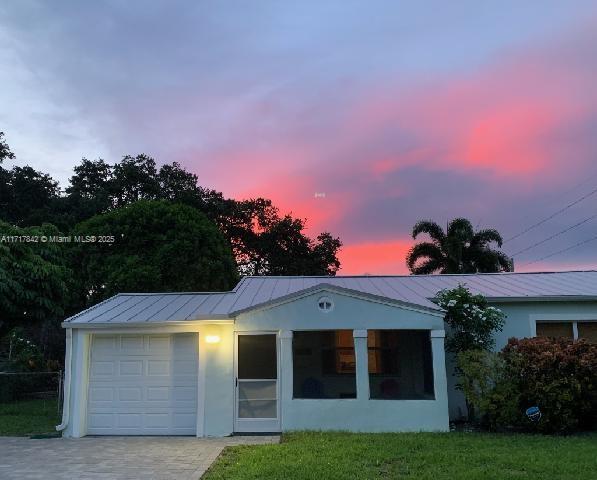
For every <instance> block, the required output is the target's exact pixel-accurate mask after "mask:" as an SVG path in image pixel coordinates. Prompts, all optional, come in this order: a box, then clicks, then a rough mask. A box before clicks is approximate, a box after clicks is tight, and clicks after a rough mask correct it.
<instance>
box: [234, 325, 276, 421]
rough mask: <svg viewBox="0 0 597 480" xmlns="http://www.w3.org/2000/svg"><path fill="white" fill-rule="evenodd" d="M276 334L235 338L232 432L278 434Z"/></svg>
mask: <svg viewBox="0 0 597 480" xmlns="http://www.w3.org/2000/svg"><path fill="white" fill-rule="evenodd" d="M277 345H278V340H277V336H276V334H275V333H255V334H253V333H237V334H236V380H235V383H236V388H235V391H236V408H235V422H234V431H235V432H278V431H280V405H279V382H278V348H277Z"/></svg>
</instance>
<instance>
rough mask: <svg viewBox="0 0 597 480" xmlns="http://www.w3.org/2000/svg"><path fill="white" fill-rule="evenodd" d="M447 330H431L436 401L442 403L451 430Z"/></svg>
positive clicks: (446, 428)
mask: <svg viewBox="0 0 597 480" xmlns="http://www.w3.org/2000/svg"><path fill="white" fill-rule="evenodd" d="M445 336H446V332H445V330H431V355H432V358H433V391H434V393H435V401H436V402H438V404H440V405H441V411H442V413H443V416H444V422H445V430H446V431H447V430H449V422H450V420H449V410H448V382H447V379H446V356H445V352H444V338H445Z"/></svg>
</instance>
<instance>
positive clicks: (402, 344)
mask: <svg viewBox="0 0 597 480" xmlns="http://www.w3.org/2000/svg"><path fill="white" fill-rule="evenodd" d="M367 348H368V357H369V391H370V397H371V398H374V399H394V400H406V399H433V398H434V392H433V358H432V356H431V338H430V335H429V331H427V330H425V331H422V330H369V331H368V332H367Z"/></svg>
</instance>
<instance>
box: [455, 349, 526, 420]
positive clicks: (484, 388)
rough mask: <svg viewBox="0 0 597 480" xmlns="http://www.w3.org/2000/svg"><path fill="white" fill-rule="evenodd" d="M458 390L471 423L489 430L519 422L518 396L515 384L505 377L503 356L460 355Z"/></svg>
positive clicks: (479, 353)
mask: <svg viewBox="0 0 597 480" xmlns="http://www.w3.org/2000/svg"><path fill="white" fill-rule="evenodd" d="M456 358H457V367H458V370H459V373H460V383H459V385H458V387H459V388H460V390H462V392H463V393H464V396H465V398H466V401H467V408H468V417H469V420H472V421H475V422H477V423H479V424H481V425H483V426H484V427H486V428H489V429H490V430H498V429H500V428H502V426H504V425H514V424H516V423H518V422H517V420H519V419H518V418H517V417H518V416H519V408H518V403H519V401H518V400H519V395H518V392H517V390H516V387H515V384H514V382H513V381H512V380H511V379H510V378H509V377H508V376H507V375H506V363H505V361H504V358H503V356H502V355H500V354H498V353H495V352H487V351H484V350H469V351H466V352H461V353H459V354H458V356H457V357H456Z"/></svg>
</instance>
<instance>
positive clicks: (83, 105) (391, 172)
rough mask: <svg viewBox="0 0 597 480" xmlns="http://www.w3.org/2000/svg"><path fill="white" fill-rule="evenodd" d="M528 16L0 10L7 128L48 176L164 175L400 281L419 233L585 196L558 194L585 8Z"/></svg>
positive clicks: (590, 118) (586, 89)
mask: <svg viewBox="0 0 597 480" xmlns="http://www.w3.org/2000/svg"><path fill="white" fill-rule="evenodd" d="M531 3H532V2H526V3H525V2H505V3H503V4H500V6H499V7H497V6H496V7H495V8H492V7H487V6H485V5H481V4H480V3H479V2H472V1H471V2H460V3H458V5H452V4H450V5H449V6H447V5H445V4H444V3H443V2H438V3H437V4H436V5H435V7H434V12H435V14H434V15H429V7H428V6H424V5H423V4H421V3H420V2H412V3H409V2H387V3H385V4H383V5H382V4H380V5H379V7H378V8H375V9H372V8H371V6H370V5H369V4H367V2H344V1H341V2H324V3H318V4H314V3H312V2H311V3H310V2H300V3H297V4H293V5H290V4H288V3H285V4H283V5H282V4H279V3H278V2H266V1H264V2H260V3H259V5H258V6H254V5H250V6H249V5H248V4H246V3H244V2H219V3H218V4H217V5H209V7H207V6H205V4H202V3H197V2H178V3H175V4H171V3H170V4H168V5H164V4H163V3H160V2H149V1H143V2H127V3H126V4H124V3H121V2H94V3H85V4H83V3H80V2H61V3H60V4H52V5H49V4H47V3H46V2H18V3H13V4H6V5H2V6H1V7H0V22H2V26H3V27H5V28H4V29H3V33H2V35H1V36H0V71H2V72H3V73H0V84H2V86H3V88H2V89H0V100H1V101H2V104H3V106H4V108H3V112H2V114H0V120H1V121H2V124H3V125H2V129H4V130H5V131H6V133H7V138H8V140H9V143H10V144H11V146H13V149H14V150H15V152H16V153H17V154H18V155H19V159H20V161H21V162H28V163H31V164H33V165H34V166H35V167H36V168H39V169H42V170H45V171H49V172H51V173H52V174H53V175H56V176H57V177H58V178H60V179H61V180H62V181H64V180H66V178H68V172H69V170H70V168H71V167H72V165H74V164H75V163H76V162H78V160H79V158H80V157H81V156H84V155H85V156H87V157H91V158H94V157H97V156H103V157H105V158H106V159H108V160H112V161H113V160H116V159H118V158H119V157H121V156H122V155H124V154H129V153H130V154H135V153H139V152H145V153H148V154H151V155H154V156H155V157H156V158H157V159H158V160H159V161H163V162H170V161H179V162H181V163H183V164H184V165H185V166H186V167H187V168H189V169H191V170H193V171H194V172H195V173H197V175H198V176H199V179H200V181H201V183H202V184H203V185H205V186H209V187H212V188H217V189H219V190H222V191H223V192H224V193H225V194H227V195H229V196H233V197H237V198H247V197H255V196H265V197H271V198H272V199H273V200H274V202H275V203H276V204H277V205H278V206H280V208H281V210H282V211H283V212H286V211H292V213H293V214H294V215H296V216H299V217H306V218H307V219H308V226H309V232H310V233H312V234H316V233H318V232H319V231H322V230H328V231H331V232H332V233H334V234H336V235H339V236H340V237H341V238H342V240H343V241H344V243H345V248H344V250H343V253H342V260H343V265H344V267H343V270H342V272H343V273H358V272H364V271H372V273H375V272H376V271H377V272H381V271H383V272H386V273H391V272H392V271H394V272H402V271H404V268H405V267H404V261H403V258H404V255H403V254H404V252H405V249H406V248H407V244H408V243H409V242H410V240H409V238H408V232H409V230H410V228H411V226H412V224H413V223H414V222H416V221H417V220H418V219H421V218H432V219H434V220H437V221H438V222H439V223H440V224H442V225H443V224H444V223H445V222H446V221H447V220H448V219H450V218H452V217H455V216H461V215H463V216H468V217H469V218H471V219H472V220H473V223H475V224H476V225H478V226H479V227H485V226H494V227H497V228H498V229H500V231H502V232H503V233H504V235H505V236H506V237H508V236H511V235H513V234H515V233H517V232H519V231H521V230H522V229H524V228H525V225H529V224H530V223H532V222H534V221H536V220H537V219H539V218H542V217H544V216H545V215H546V214H548V213H549V212H552V211H555V210H557V209H558V208H560V207H561V206H562V205H563V204H565V202H568V201H571V200H573V199H574V198H575V197H576V196H578V195H580V194H582V192H583V191H586V189H587V188H590V186H591V185H590V184H586V185H584V186H583V187H582V188H579V189H577V190H572V191H571V192H569V193H566V190H569V189H570V188H571V186H574V185H577V184H578V183H580V182H581V181H582V180H583V179H585V178H588V177H589V176H590V175H591V172H593V171H595V172H597V167H594V166H593V165H594V159H595V158H597V135H595V132H596V131H597V91H596V90H595V88H594V85H593V83H594V78H595V77H596V74H597V60H596V57H595V55H594V51H593V50H594V48H593V46H594V45H595V43H596V41H597V38H596V37H597V34H596V33H595V32H597V28H595V27H596V25H597V22H595V20H594V19H595V18H597V17H595V13H596V12H595V8H594V5H592V4H591V2H588V3H587V2H582V1H578V2H566V4H565V5H564V4H563V3H562V2H557V1H554V2H549V1H546V2H543V3H542V7H541V11H540V12H539V10H538V7H537V6H536V5H531ZM472 19H474V20H472ZM583 189H584V190H583ZM316 193H325V197H321V196H320V197H318V198H316V197H315V194H316ZM592 206H593V207H594V203H590V202H585V203H583V204H580V205H578V206H577V207H575V208H574V209H571V210H570V211H569V212H567V215H566V216H562V217H561V218H556V219H554V221H552V222H549V223H548V224H546V225H544V227H542V228H540V229H536V230H534V231H533V232H532V234H529V235H526V236H523V237H522V238H520V239H517V240H516V241H514V242H512V244H506V245H505V247H504V248H505V249H506V251H508V252H513V251H517V250H518V249H520V248H524V247H525V246H526V245H528V244H530V243H532V242H533V241H536V240H537V239H539V238H541V236H542V235H543V236H545V235H547V234H549V233H553V232H554V231H557V229H559V228H564V227H565V226H567V225H569V224H571V223H573V222H574V221H575V220H576V219H581V218H583V216H588V215H589V214H590V213H591V212H592V210H591V207H592ZM587 228H594V225H593V226H591V225H587ZM585 235H587V233H586V232H585V231H584V230H582V229H578V230H575V231H573V232H571V233H570V235H569V236H562V237H561V238H558V239H557V241H554V242H553V244H551V243H549V244H547V245H543V246H541V248H540V249H538V250H537V251H532V252H529V254H528V255H527V256H526V257H524V258H521V261H524V260H528V259H532V258H536V257H539V256H541V255H542V254H547V253H549V252H550V251H555V250H557V249H558V248H563V247H565V246H566V245H567V244H571V243H574V242H575V241H578V240H580V239H582V238H584V237H583V236H585ZM396 254H399V256H396ZM535 256H536V257H535ZM567 258H574V259H577V260H578V262H579V264H580V263H582V262H583V261H586V262H590V261H593V263H594V259H595V254H594V250H593V251H591V250H590V247H587V249H580V250H579V251H578V252H576V251H575V252H570V254H569V257H567ZM555 262H556V258H554V259H553V261H552V262H550V263H548V264H553V265H559V264H556V263H555ZM392 269H393V270H392ZM383 272H382V273H383Z"/></svg>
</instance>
